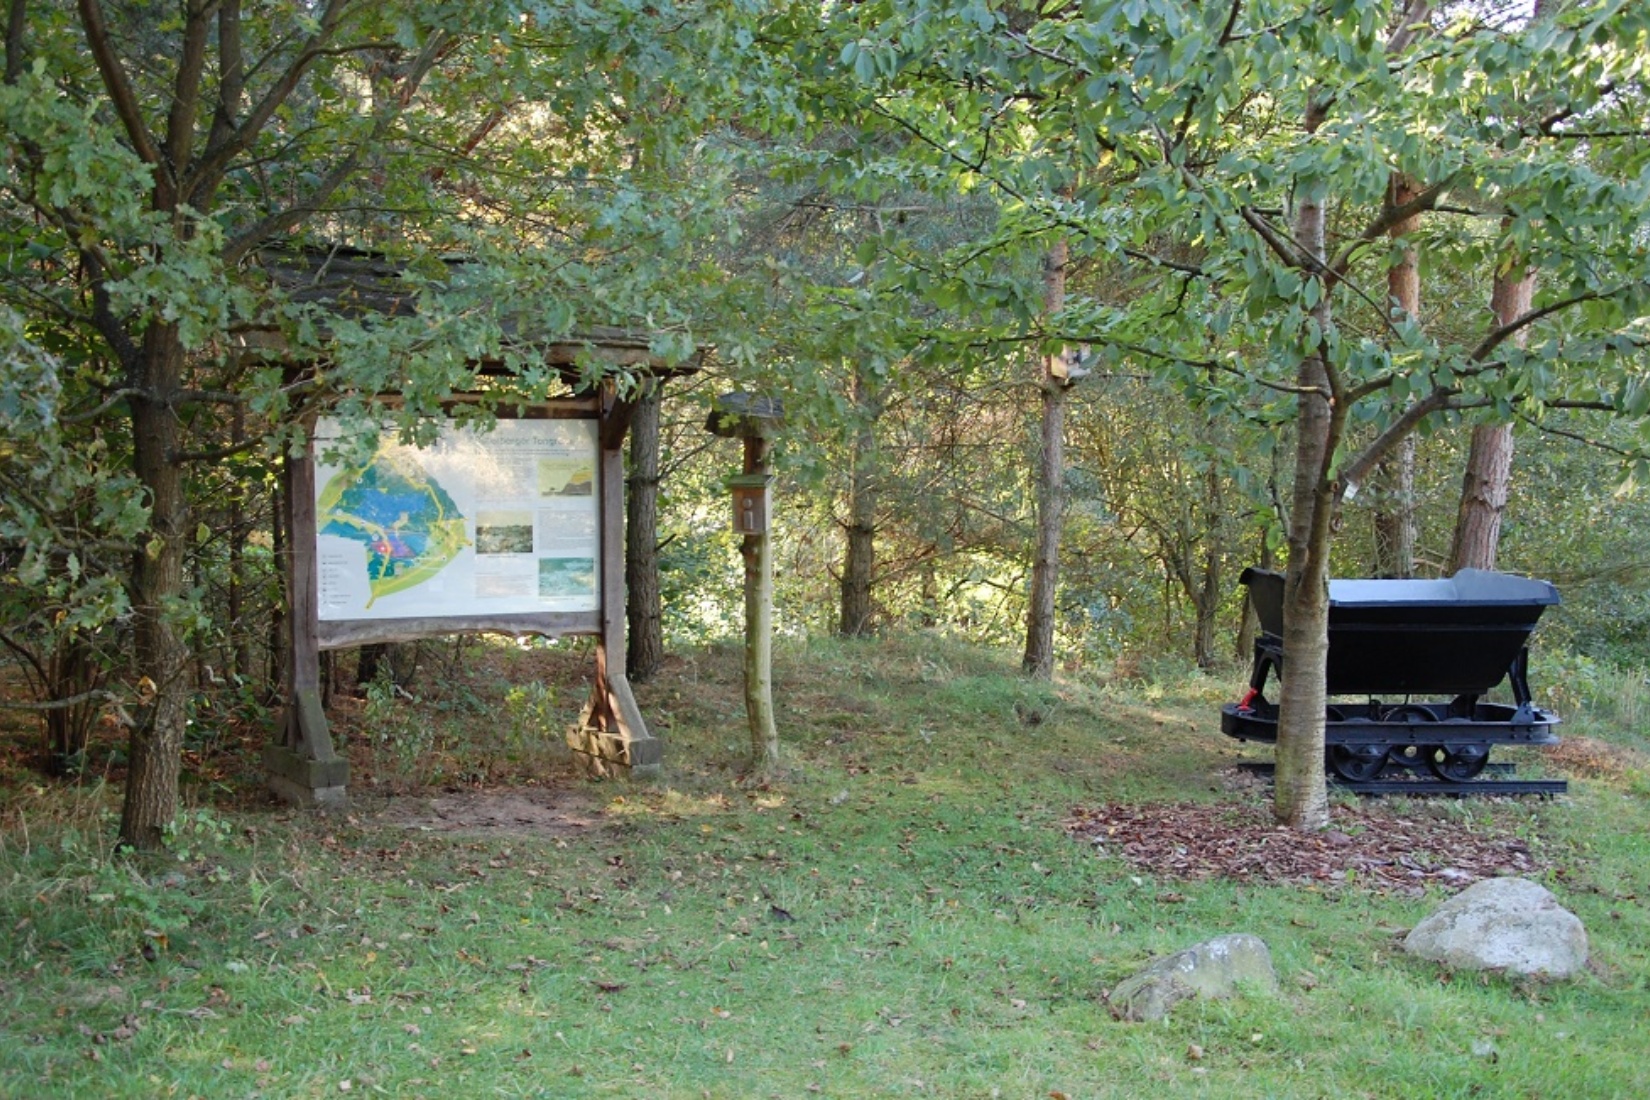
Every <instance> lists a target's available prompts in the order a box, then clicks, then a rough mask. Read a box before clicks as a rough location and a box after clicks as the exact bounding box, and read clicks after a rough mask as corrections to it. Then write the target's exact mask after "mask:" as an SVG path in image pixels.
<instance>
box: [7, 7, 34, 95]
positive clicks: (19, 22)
mask: <svg viewBox="0 0 1650 1100" xmlns="http://www.w3.org/2000/svg"><path fill="white" fill-rule="evenodd" d="M28 17H29V4H28V0H11V10H10V12H9V14H8V16H7V18H6V83H7V84H16V83H17V78H18V77H20V76H22V75H23V60H24V57H25V51H24V49H23V31H24V30H25V29H26V28H27V26H28Z"/></svg>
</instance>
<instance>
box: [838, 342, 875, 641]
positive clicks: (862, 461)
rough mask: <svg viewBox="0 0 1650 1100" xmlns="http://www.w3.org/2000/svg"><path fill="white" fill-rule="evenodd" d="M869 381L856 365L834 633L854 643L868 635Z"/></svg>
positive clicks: (871, 572) (871, 515)
mask: <svg viewBox="0 0 1650 1100" xmlns="http://www.w3.org/2000/svg"><path fill="white" fill-rule="evenodd" d="M871 389H872V386H871V382H870V380H869V379H867V378H866V377H865V370H864V368H863V366H861V365H856V366H855V368H854V379H853V395H852V396H853V400H854V405H855V407H856V408H857V409H858V413H859V415H860V416H861V417H862V418H863V420H862V427H861V428H860V430H859V432H858V433H857V434H856V435H855V436H854V456H853V471H852V475H851V477H850V481H849V485H848V545H847V549H846V552H845V553H844V555H843V559H842V584H841V594H842V602H841V615H840V617H839V618H838V620H837V633H838V634H840V635H841V636H842V637H844V638H857V637H861V636H863V635H866V634H869V633H870V632H871V615H872V601H871V584H872V578H873V577H874V576H875V571H876V531H877V528H876V522H877V484H876V481H877V454H876V448H877V435H876V419H877V413H878V410H877V408H876V406H875V402H874V398H873V395H872V393H871Z"/></svg>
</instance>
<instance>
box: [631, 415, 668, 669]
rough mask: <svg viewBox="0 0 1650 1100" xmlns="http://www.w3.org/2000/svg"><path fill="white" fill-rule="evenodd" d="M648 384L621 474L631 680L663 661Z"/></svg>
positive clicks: (653, 422)
mask: <svg viewBox="0 0 1650 1100" xmlns="http://www.w3.org/2000/svg"><path fill="white" fill-rule="evenodd" d="M660 396H661V395H660V390H659V384H658V383H650V384H649V385H648V386H647V388H646V389H645V390H644V392H643V393H642V396H641V399H640V400H639V401H637V403H636V412H635V414H634V416H633V417H632V419H631V422H630V473H629V476H628V477H626V478H625V488H626V489H627V490H628V493H627V495H626V497H625V524H624V534H625V543H624V583H625V620H626V626H627V629H626V631H625V665H626V667H627V668H628V670H629V675H630V679H631V681H632V682H633V683H641V682H643V681H645V680H647V679H648V678H649V677H651V676H652V675H653V674H654V673H655V672H657V671H658V670H659V664H660V662H661V661H663V660H664V655H665V640H664V607H663V603H662V599H661V596H660V593H659V404H660Z"/></svg>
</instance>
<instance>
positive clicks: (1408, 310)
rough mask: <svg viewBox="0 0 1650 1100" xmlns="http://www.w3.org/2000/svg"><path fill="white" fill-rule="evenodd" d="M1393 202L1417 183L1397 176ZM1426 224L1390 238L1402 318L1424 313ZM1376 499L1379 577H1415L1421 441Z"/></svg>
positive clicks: (1416, 222)
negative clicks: (1420, 234) (1420, 232)
mask: <svg viewBox="0 0 1650 1100" xmlns="http://www.w3.org/2000/svg"><path fill="white" fill-rule="evenodd" d="M1389 190H1390V193H1389V196H1388V201H1389V202H1391V204H1392V205H1394V206H1402V205H1403V204H1404V203H1406V202H1410V201H1411V200H1413V199H1414V198H1415V196H1416V195H1417V194H1418V193H1419V190H1420V189H1419V188H1418V187H1416V185H1415V181H1414V180H1411V179H1409V178H1407V177H1405V176H1400V175H1394V176H1393V177H1392V180H1391V183H1390V184H1389ZM1420 225H1421V218H1420V215H1416V216H1414V217H1409V218H1404V219H1402V220H1401V221H1398V222H1395V223H1393V226H1392V229H1391V230H1390V231H1389V236H1390V237H1391V238H1392V240H1393V242H1394V243H1397V244H1399V245H1401V246H1402V249H1403V251H1402V252H1400V253H1399V259H1398V261H1397V262H1396V263H1394V264H1393V265H1392V266H1391V268H1389V269H1388V270H1387V277H1386V286H1387V299H1388V308H1390V309H1391V310H1392V312H1393V313H1394V314H1395V315H1396V316H1397V317H1398V318H1409V319H1413V318H1417V317H1419V316H1420V312H1421V274H1420V268H1419V265H1418V263H1417V256H1416V252H1415V247H1414V245H1412V244H1410V243H1409V242H1408V240H1407V238H1409V237H1410V236H1411V235H1412V234H1413V233H1414V232H1415V231H1416V230H1417V229H1418V228H1420ZM1373 481H1374V485H1373V486H1372V488H1373V489H1374V495H1375V514H1374V517H1373V519H1374V527H1375V575H1376V576H1378V577H1413V576H1414V575H1415V437H1414V436H1413V435H1407V436H1405V437H1404V438H1403V440H1402V441H1401V442H1399V444H1398V446H1397V447H1395V448H1394V449H1393V451H1392V452H1391V453H1390V454H1388V455H1387V456H1386V457H1385V458H1383V459H1381V461H1380V463H1379V464H1377V465H1376V467H1375V477H1374V478H1373Z"/></svg>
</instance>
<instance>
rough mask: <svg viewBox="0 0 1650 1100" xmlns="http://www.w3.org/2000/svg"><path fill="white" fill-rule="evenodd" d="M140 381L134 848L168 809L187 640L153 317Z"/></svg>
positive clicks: (182, 713)
mask: <svg viewBox="0 0 1650 1100" xmlns="http://www.w3.org/2000/svg"><path fill="white" fill-rule="evenodd" d="M142 356H143V362H142V369H143V373H144V377H143V379H142V383H141V384H140V385H139V386H138V387H136V388H137V389H138V391H139V392H138V393H137V394H135V395H133V396H132V397H131V398H129V399H128V400H129V401H130V402H131V409H132V463H133V467H134V470H135V471H136V473H137V476H138V479H139V480H140V481H141V482H142V484H143V487H144V489H145V491H146V493H147V494H148V498H149V537H148V543H147V545H146V546H144V547H142V548H141V549H140V550H139V551H138V553H137V554H135V555H134V559H135V560H134V564H133V573H132V582H131V584H132V587H131V597H132V612H133V615H132V625H133V636H132V657H133V664H134V666H135V667H136V668H137V669H138V670H139V672H140V673H141V674H142V679H141V680H140V681H139V683H138V685H137V697H138V700H139V705H138V706H137V707H136V709H135V711H134V719H135V721H134V723H133V725H132V729H131V739H130V749H129V752H128V758H129V761H130V763H129V770H128V772H127V778H126V797H125V804H124V806H123V808H122V810H121V818H120V841H121V843H122V844H125V845H128V846H130V847H132V848H136V849H139V850H149V849H154V848H158V847H160V846H161V843H162V841H163V839H164V834H165V829H166V827H167V826H169V825H170V824H171V823H172V820H173V818H174V817H176V815H177V808H178V772H179V770H180V769H181V767H182V763H183V732H184V725H185V722H186V720H187V709H188V699H189V681H188V677H187V672H188V664H189V647H188V645H187V644H185V641H184V638H183V635H182V632H181V631H180V629H179V626H178V624H177V622H176V621H175V620H174V617H173V616H174V613H175V612H174V605H175V604H176V603H177V602H178V601H179V600H180V599H181V598H182V596H183V593H184V551H185V546H186V542H185V530H186V528H187V526H188V503H187V501H186V499H185V497H184V485H183V470H182V467H181V466H180V465H179V463H178V460H177V456H178V453H179V451H180V450H181V447H180V442H181V426H180V424H179V421H178V417H177V412H176V406H177V402H176V398H177V395H178V389H179V385H180V381H181V379H182V377H183V347H182V345H181V343H180V342H179V340H178V337H177V330H176V328H175V327H174V326H172V325H165V324H160V323H153V324H151V325H150V327H149V329H148V330H147V331H146V332H145V334H144V342H143V352H142Z"/></svg>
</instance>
